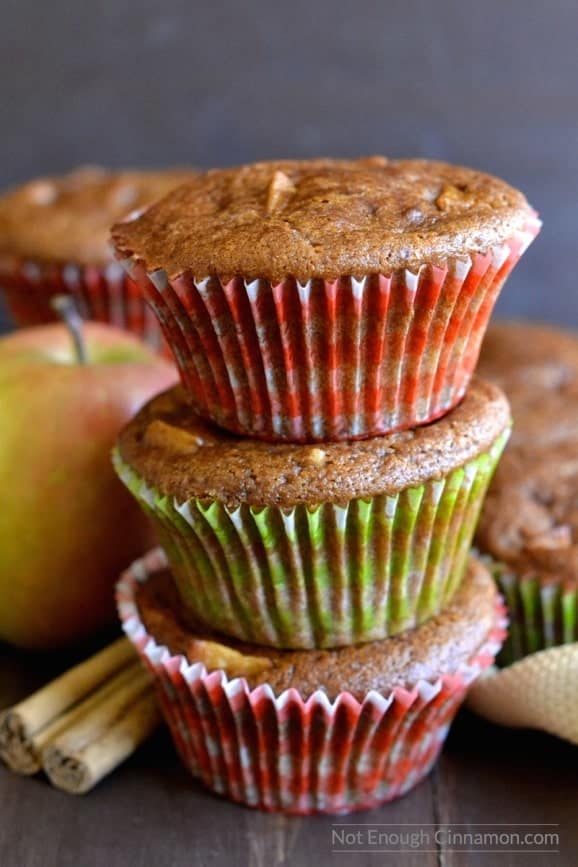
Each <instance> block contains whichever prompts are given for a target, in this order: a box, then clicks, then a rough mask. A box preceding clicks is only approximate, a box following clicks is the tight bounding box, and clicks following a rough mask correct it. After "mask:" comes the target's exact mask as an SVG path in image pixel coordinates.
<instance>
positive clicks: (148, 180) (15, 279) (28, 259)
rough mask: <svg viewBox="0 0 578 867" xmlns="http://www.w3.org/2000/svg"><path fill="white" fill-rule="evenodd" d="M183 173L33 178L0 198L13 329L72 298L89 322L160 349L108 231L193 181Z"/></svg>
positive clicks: (0, 257)
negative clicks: (55, 299)
mask: <svg viewBox="0 0 578 867" xmlns="http://www.w3.org/2000/svg"><path fill="white" fill-rule="evenodd" d="M192 175H193V173H192V171H186V170H184V169H172V170H168V171H149V172H146V171H124V172H109V171H106V170H105V169H102V168H97V167H86V168H82V169H77V170H76V171H74V172H71V173H70V174H68V175H63V176H61V177H51V178H38V179H37V180H34V181H31V182H30V183H28V184H25V185H24V186H22V187H19V188H17V189H14V190H12V191H10V192H8V193H5V194H4V195H3V196H2V197H0V289H1V290H3V291H4V294H5V297H6V301H7V303H8V307H9V309H10V311H11V313H12V316H13V318H14V320H15V322H16V323H17V324H18V325H35V324H41V323H45V322H49V321H52V320H53V319H55V318H56V315H55V313H54V311H53V310H52V308H51V306H50V300H51V298H52V296H53V295H55V294H58V293H62V292H65V293H70V294H71V295H73V296H74V298H75V300H76V301H77V303H78V307H79V309H80V311H81V313H82V314H83V315H84V316H85V318H88V319H96V320H99V321H101V322H111V323H113V324H114V325H118V326H120V327H122V328H126V329H128V330H129V331H133V332H135V333H136V334H138V335H139V336H141V337H144V338H145V339H146V340H147V342H148V343H149V344H151V345H152V346H153V347H154V348H158V347H159V346H160V345H161V335H160V330H159V328H158V324H157V321H156V318H155V317H154V316H153V315H152V314H151V312H150V311H149V310H148V308H147V306H146V304H145V303H144V300H143V298H142V294H141V292H140V291H139V290H138V288H137V287H136V286H135V284H134V283H133V282H132V281H131V280H130V279H129V278H127V277H126V275H125V273H124V271H123V270H122V268H120V267H119V265H118V264H117V263H116V262H115V261H114V259H113V257H112V255H111V252H110V248H109V245H108V240H109V231H110V226H111V225H112V223H114V222H115V221H116V220H118V219H120V218H122V217H124V216H125V215H126V214H128V213H129V212H132V211H134V210H138V209H139V208H142V207H143V206H144V205H148V204H150V203H151V202H153V201H154V200H155V199H158V198H160V197H161V196H163V195H165V194H166V193H167V192H169V190H171V189H172V188H173V187H175V186H178V185H179V184H182V183H183V182H184V181H185V180H190V178H191V177H192Z"/></svg>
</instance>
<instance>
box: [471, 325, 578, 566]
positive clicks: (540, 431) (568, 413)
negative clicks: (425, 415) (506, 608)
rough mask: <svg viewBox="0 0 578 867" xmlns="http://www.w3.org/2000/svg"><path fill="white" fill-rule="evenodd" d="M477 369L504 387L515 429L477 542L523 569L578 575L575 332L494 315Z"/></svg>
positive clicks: (577, 349) (577, 361)
mask: <svg viewBox="0 0 578 867" xmlns="http://www.w3.org/2000/svg"><path fill="white" fill-rule="evenodd" d="M479 371H480V373H482V374H483V375H484V376H487V377H488V378H489V379H492V380H493V381H494V382H496V383H498V384H499V385H500V386H501V387H502V388H503V389H504V391H505V392H506V393H507V395H508V397H509V399H510V401H511V405H512V414H513V417H514V429H513V434H512V438H511V441H510V444H509V445H508V448H507V449H506V453H505V454H504V456H503V458H502V460H501V463H500V464H499V467H498V470H497V472H496V475H495V477H494V481H493V483H492V485H491V487H490V491H489V493H488V496H487V498H486V502H485V505H484V509H483V513H482V518H481V521H480V526H479V529H478V534H477V539H478V544H479V545H480V547H481V548H482V550H484V551H485V552H487V553H489V554H491V555H492V556H493V557H494V558H495V559H496V560H498V561H500V562H502V563H505V564H506V565H507V566H510V567H511V568H512V569H513V571H515V572H516V573H518V574H520V575H526V574H535V575H538V576H540V577H541V578H542V579H543V580H547V579H548V577H552V579H553V580H559V579H560V577H565V578H567V579H568V580H569V581H571V582H572V583H576V582H578V338H577V337H576V336H574V335H571V334H569V333H567V332H564V331H561V330H558V329H555V328H551V327H548V326H541V325H531V324H529V323H497V324H496V325H493V326H491V327H490V330H489V331H488V334H487V337H486V341H485V344H484V347H483V350H482V357H481V362H480V367H479Z"/></svg>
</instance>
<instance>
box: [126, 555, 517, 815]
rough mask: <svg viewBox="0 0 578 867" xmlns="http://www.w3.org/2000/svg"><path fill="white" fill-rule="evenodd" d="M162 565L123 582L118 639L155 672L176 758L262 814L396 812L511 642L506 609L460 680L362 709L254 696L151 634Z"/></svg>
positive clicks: (145, 562)
mask: <svg viewBox="0 0 578 867" xmlns="http://www.w3.org/2000/svg"><path fill="white" fill-rule="evenodd" d="M165 565H166V559H165V557H164V555H163V554H162V553H161V551H160V550H159V549H157V550H155V551H153V552H151V553H150V554H149V555H147V556H146V557H145V558H143V559H142V560H140V561H137V563H135V564H133V566H132V567H131V568H130V569H129V570H128V571H127V572H125V573H124V575H123V577H122V579H121V581H120V582H119V584H118V587H117V604H118V610H119V614H120V617H121V620H122V623H123V628H124V631H125V632H126V634H127V635H128V637H129V638H130V640H131V641H132V642H133V644H134V645H135V647H136V649H137V651H138V653H139V654H140V656H141V658H142V660H143V662H144V664H145V665H146V666H147V667H148V669H149V670H150V671H151V672H152V674H153V676H154V679H155V683H156V686H157V689H158V693H159V696H160V700H161V706H162V710H163V713H164V716H165V718H166V721H167V723H168V725H169V727H170V730H171V733H172V736H173V739H174V741H175V744H176V746H177V749H178V751H179V753H180V755H181V757H182V759H183V761H184V763H185V765H186V766H187V767H188V769H189V770H190V771H191V773H192V774H193V775H194V776H195V777H199V778H200V779H201V780H202V782H203V783H204V784H205V785H206V786H207V787H208V788H209V789H211V790H212V791H214V792H216V793H217V794H220V795H224V796H226V797H228V798H230V799H232V800H234V801H238V802H240V803H242V804H246V805H247V806H250V807H257V808H260V809H263V810H280V811H283V812H288V813H347V812H350V811H352V810H361V809H367V808H369V807H374V806H377V805H378V804H381V803H384V802H386V801H390V800H392V799H393V798H396V797H399V796H400V795H402V794H404V793H405V792H407V791H408V790H409V789H411V788H412V787H413V786H415V785H416V784H417V783H418V782H419V781H420V780H421V779H422V778H423V777H424V776H425V775H426V774H427V773H428V771H429V770H430V768H431V767H432V765H433V763H434V762H435V760H436V758H437V757H438V754H439V752H440V750H441V747H442V744H443V742H444V739H445V737H446V734H447V732H448V728H449V725H450V723H451V721H452V719H453V717H454V715H455V713H456V711H457V709H458V707H459V705H460V704H461V702H462V700H463V698H464V696H465V693H466V691H467V688H468V687H469V685H470V684H471V683H472V682H473V681H474V680H475V679H476V678H477V677H478V675H479V674H480V672H482V671H483V670H484V669H486V668H487V667H488V666H489V665H491V663H492V662H493V659H494V657H495V654H496V653H497V651H498V650H499V648H500V645H501V643H502V640H503V637H504V634H505V618H504V609H503V606H502V605H501V603H500V604H499V605H498V606H497V608H496V622H495V626H494V628H493V629H492V630H491V631H490V633H489V634H488V636H487V638H486V640H485V642H484V644H483V645H482V646H481V647H480V648H479V650H478V651H477V653H476V654H475V655H474V656H473V657H472V658H471V659H470V660H469V661H468V663H467V664H466V665H462V666H461V667H460V668H459V669H458V670H457V671H456V672H455V673H453V674H444V675H442V676H441V677H440V678H439V679H438V680H436V681H435V682H433V683H430V682H427V681H420V682H419V683H417V684H416V685H415V686H414V687H413V688H411V689H405V688H395V689H394V690H393V691H392V692H391V693H390V694H388V695H380V694H379V693H377V692H375V691H372V692H369V693H368V694H367V695H366V696H365V697H364V699H363V701H358V700H357V699H355V698H354V697H353V696H352V695H351V694H350V693H348V692H343V693H341V694H340V695H339V696H338V697H337V698H336V699H335V700H334V701H330V700H329V699H328V697H327V695H326V694H325V693H324V692H323V691H322V690H317V691H316V692H314V693H313V694H312V695H310V696H302V695H300V694H299V692H298V691H297V690H295V689H289V690H287V691H286V692H284V693H282V694H281V695H275V693H274V692H273V690H272V689H271V688H270V687H269V686H267V685H264V686H259V687H257V688H255V689H250V688H249V686H248V684H247V682H246V680H245V679H240V678H237V679H234V680H228V678H227V676H226V674H225V673H224V672H223V671H211V672H207V671H206V670H205V668H204V666H203V665H201V664H200V663H196V664H193V665H190V664H188V663H187V661H186V659H185V658H184V657H183V656H172V655H171V654H170V652H169V651H168V649H167V648H166V647H162V646H159V645H158V644H157V643H156V641H155V638H154V636H152V635H150V634H148V633H147V631H146V629H145V627H144V625H143V623H142V621H141V620H140V617H139V613H138V608H137V605H136V602H135V591H136V588H137V583H138V582H139V581H146V580H147V578H148V576H149V575H150V574H152V573H153V572H155V571H156V570H157V569H159V568H163V567H164V566H165Z"/></svg>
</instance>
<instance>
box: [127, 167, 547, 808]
mask: <svg viewBox="0 0 578 867" xmlns="http://www.w3.org/2000/svg"><path fill="white" fill-rule="evenodd" d="M539 225H540V224H539V221H538V220H537V217H536V214H535V212H534V211H533V210H532V209H531V208H530V207H529V205H528V204H527V202H526V200H525V199H524V197H523V196H522V195H521V194H520V193H518V192H517V191H515V190H513V189H512V188H510V187H509V186H507V185H506V184H504V183H502V182H501V181H499V180H497V179H495V178H491V177H488V176H486V175H483V174H480V173H478V172H474V171H471V170H468V169H464V168H457V167H452V166H448V165H446V164H443V163H436V162H427V161H419V160H408V161H388V160H386V159H383V158H373V159H366V160H359V161H336V160H315V161H302V162H298V161H294V162H290V161H287V162H279V163H260V164H255V165H251V166H246V167H242V168H239V169H229V170H216V171H211V172H208V173H206V174H204V175H200V176H198V177H197V178H195V179H193V180H192V181H191V182H190V183H188V184H187V185H185V186H183V187H181V188H179V189H178V190H176V191H174V192H173V193H171V194H169V195H168V196H167V197H165V198H164V199H162V200H161V201H159V202H158V203H156V204H155V205H153V206H152V207H151V208H149V209H148V210H147V211H145V212H144V213H143V214H141V215H140V216H137V217H135V218H134V219H131V220H127V221H125V222H123V223H120V224H118V225H117V226H115V227H114V229H113V243H114V246H115V249H116V251H117V256H118V258H119V261H121V262H122V264H123V265H124V266H125V268H126V270H127V272H128V273H129V274H130V275H131V277H132V278H133V279H134V280H135V281H136V282H137V283H138V284H139V285H140V286H141V288H142V290H143V292H144V293H145V294H146V296H147V297H148V300H149V302H150V304H151V305H152V307H153V309H154V310H155V312H156V314H157V316H158V318H159V321H160V323H161V325H162V328H163V331H164V334H165V338H166V340H167V341H168V342H169V344H170V346H171V348H172V349H173V352H174V355H175V359H176V361H177V364H178V366H179V370H180V374H181V380H182V385H181V386H178V387H177V388H175V389H173V390H171V391H168V392H166V393H164V394H162V395H160V396H158V397H157V398H156V399H154V400H153V401H152V402H151V403H149V404H148V406H146V407H145V408H144V409H143V410H142V411H141V412H140V413H139V414H138V415H137V416H136V418H135V419H134V420H133V421H132V422H131V423H130V424H129V425H128V427H127V428H126V429H125V430H124V432H123V433H122V435H121V437H120V440H119V444H118V448H117V450H116V453H115V465H116V467H117V470H118V472H119V475H120V477H121V478H122V479H123V480H124V482H125V483H126V485H127V486H128V487H129V488H130V490H131V491H132V492H133V494H134V495H135V497H136V498H137V499H138V501H139V502H140V503H141V505H142V507H143V508H144V509H145V510H146V511H147V512H148V513H149V514H150V516H151V517H152V518H153V520H154V522H155V524H156V526H157V528H158V531H159V535H160V539H161V542H162V545H163V549H164V552H165V553H164V554H163V553H160V552H155V553H153V554H151V555H150V556H149V557H147V558H145V559H144V560H143V561H141V562H140V563H138V564H136V565H135V566H133V567H132V568H131V569H130V570H129V571H128V572H127V573H126V574H125V576H123V579H122V580H121V582H120V584H119V588H118V599H119V610H120V614H121V617H122V619H123V623H124V626H125V629H126V631H127V634H128V635H129V636H130V637H131V639H132V640H133V641H134V643H135V645H136V647H137V648H138V650H139V652H140V653H141V655H142V657H143V659H144V661H145V662H146V664H147V665H148V666H149V668H150V669H151V671H152V672H153V674H154V676H155V678H156V681H157V683H158V685H159V691H160V695H161V699H162V704H163V708H164V711H165V714H166V718H167V721H168V723H169V725H170V727H171V730H172V732H173V735H174V738H175V741H176V744H177V746H178V748H179V750H180V752H181V754H182V756H183V758H184V760H185V762H186V763H187V765H188V766H189V768H190V769H191V771H192V772H193V773H194V774H195V775H196V776H199V777H200V778H201V779H202V780H203V781H204V782H205V783H206V784H207V785H208V786H209V787H210V788H211V789H213V790H214V791H216V792H219V793H222V794H225V795H227V796H228V797H230V798H233V799H235V800H237V801H240V802H243V803H245V804H249V805H251V806H256V807H261V808H264V809H271V810H284V811H288V812H301V813H308V812H345V811H348V810H353V809H360V808H364V807H369V806H372V805H375V804H378V803H382V802H384V801H387V800H390V799H391V798H393V797H396V796H398V795H400V794H402V793H403V792H405V791H407V790H408V789H409V788H411V787H412V786H413V785H414V784H415V783H416V782H417V781H418V780H420V779H421V778H422V777H423V776H424V774H426V773H427V771H428V770H429V769H430V767H431V766H432V764H433V762H434V761H435V758H436V757H437V755H438V753H439V750H440V748H441V744H442V742H443V739H444V737H445V734H446V732H447V729H448V724H449V722H450V721H451V719H452V717H453V715H454V714H455V712H456V710H457V708H458V706H459V704H460V702H461V700H462V698H463V696H464V694H465V691H466V689H467V687H468V685H469V684H470V683H471V682H472V680H473V679H474V678H475V677H476V676H477V675H478V674H479V673H480V671H481V670H482V669H483V668H484V667H485V666H487V665H489V664H490V662H491V661H492V660H493V657H494V655H495V653H496V651H497V650H498V649H499V646H500V642H501V639H502V637H503V609H502V607H501V604H500V602H499V599H498V597H497V595H496V591H495V589H494V584H493V582H492V579H491V576H490V575H489V573H488V572H487V571H486V569H485V568H484V566H483V565H482V564H481V563H479V562H478V561H476V560H475V559H473V558H472V557H471V556H470V553H469V551H470V543H471V538H472V534H473V532H474V529H475V524H476V520H477V517H478V514H479V510H480V507H481V504H482V500H483V496H484V493H485V490H486V487H487V485H488V482H489V480H490V477H491V474H492V471H493V469H494V467H495V465H496V462H497V461H498V458H499V455H500V453H501V451H502V449H503V447H504V445H505V442H506V439H507V437H508V433H509V428H510V414H509V407H508V404H507V401H506V399H505V397H504V396H503V394H502V393H501V391H500V390H499V389H498V388H497V387H496V386H493V385H490V384H488V383H486V382H483V381H481V380H475V379H474V380H473V381H472V382H471V383H470V379H471V376H472V373H473V370H474V368H475V365H476V361H477V357H478V352H479V347H480V342H481V339H482V337H483V334H484V331H485V328H486V324H487V321H488V318H489V315H490V313H491V310H492V307H493V304H494V301H495V299H496V296H497V294H498V292H499V290H500V288H501V286H502V284H503V282H504V280H505V278H506V277H507V275H508V273H509V272H510V270H511V269H512V267H513V265H514V264H515V262H516V261H517V259H518V258H519V256H520V255H521V253H522V252H523V251H524V249H525V248H526V247H527V245H528V244H529V242H530V241H531V240H532V238H533V237H534V236H535V235H536V234H537V232H538V229H539Z"/></svg>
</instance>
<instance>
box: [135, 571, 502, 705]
mask: <svg viewBox="0 0 578 867" xmlns="http://www.w3.org/2000/svg"><path fill="white" fill-rule="evenodd" d="M496 600H497V592H496V589H495V586H494V583H493V581H492V578H491V576H490V574H489V572H488V571H487V569H486V568H485V567H484V566H482V565H481V563H480V562H479V561H477V560H474V559H473V558H472V559H471V560H470V563H469V566H468V571H467V574H466V576H465V578H464V581H463V582H462V584H461V586H460V588H459V589H458V591H457V593H456V595H455V596H454V598H453V600H452V602H451V603H450V605H449V606H448V607H447V608H446V609H445V611H443V612H442V613H441V614H438V615H437V616H436V617H432V618H431V619H430V620H428V621H427V622H426V623H424V624H423V625H422V626H419V627H418V628H417V629H411V630H409V631H407V632H403V633H401V634H400V635H396V636H394V637H393V638H388V639H386V640H384V641H374V642H370V643H368V644H358V645H355V646H350V647H341V648H337V649H334V650H305V651H304V650H277V649H275V648H271V647H262V646H260V645H255V644H246V643H243V642H240V641H235V640H233V639H230V638H226V637H223V636H221V635H219V634H217V633H214V632H210V631H207V630H206V629H204V628H203V627H198V626H196V625H192V624H191V623H190V622H186V621H185V620H184V619H182V618H183V616H184V615H182V614H181V612H182V606H181V605H180V602H179V597H178V594H177V591H176V590H175V588H174V585H173V581H172V577H171V574H170V572H168V571H160V572H157V573H155V574H154V575H153V576H151V578H149V580H148V581H146V582H145V583H144V584H141V585H139V586H138V589H137V605H138V608H139V613H140V616H141V619H142V620H143V622H144V624H145V627H146V629H147V631H148V632H149V633H150V634H151V635H152V636H153V637H154V638H155V640H156V642H157V643H158V644H161V645H164V646H166V647H168V648H169V650H170V651H171V652H172V653H174V654H183V656H185V658H186V659H187V660H188V661H189V662H190V663H193V662H202V663H204V665H205V667H206V668H207V670H211V669H223V670H224V671H226V673H227V675H228V676H229V677H246V678H247V681H248V683H249V685H250V686H251V687H255V686H258V685H259V684H265V683H268V684H269V685H270V686H271V687H272V688H273V690H274V691H275V693H276V694H279V693H281V692H283V691H284V690H286V689H289V688H290V687H294V688H296V689H297V690H299V692H300V693H301V695H302V696H304V697H306V696H309V695H311V693H313V692H315V690H317V689H323V690H324V691H325V692H326V693H327V694H328V696H329V697H330V698H331V699H334V698H336V697H337V695H338V694H339V693H340V692H343V691H344V690H347V691H348V692H350V693H352V695H354V696H355V697H356V698H358V699H359V700H362V699H363V698H364V697H365V695H366V694H367V693H368V692H369V691H370V690H372V689H374V690H377V692H380V693H382V694H387V693H389V692H390V691H391V690H392V689H393V688H394V687H396V686H401V687H406V688H412V687H413V686H415V684H416V683H417V682H418V681H419V680H427V681H435V680H437V679H438V678H439V677H440V676H441V675H442V674H454V673H455V672H456V670H457V669H458V668H459V667H460V665H462V664H464V663H466V662H468V660H469V659H471V657H472V656H473V655H475V653H476V652H477V651H478V649H479V648H480V646H481V645H482V644H483V642H484V640H485V639H486V638H487V636H488V633H489V632H490V631H491V629H492V627H493V626H494V625H495V622H496Z"/></svg>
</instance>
